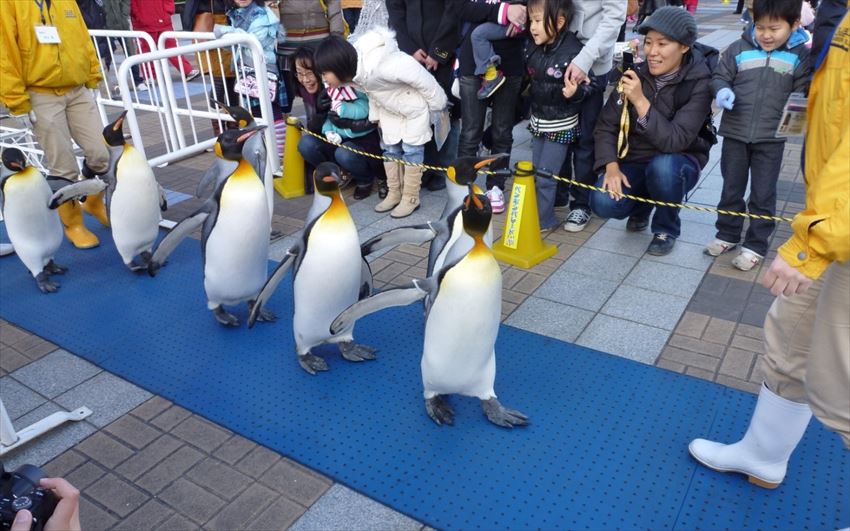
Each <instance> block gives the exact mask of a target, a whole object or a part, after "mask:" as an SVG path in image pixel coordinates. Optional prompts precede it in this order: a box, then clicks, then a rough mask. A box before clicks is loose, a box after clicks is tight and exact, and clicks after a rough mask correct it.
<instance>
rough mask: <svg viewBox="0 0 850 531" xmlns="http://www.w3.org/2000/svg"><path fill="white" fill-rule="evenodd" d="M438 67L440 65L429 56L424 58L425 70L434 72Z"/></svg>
mask: <svg viewBox="0 0 850 531" xmlns="http://www.w3.org/2000/svg"><path fill="white" fill-rule="evenodd" d="M438 66H440V63H438V62H437V60H436V59H434V58H433V57H431V56H430V55H429V56H427V57H425V68H427V69H428V70H431V71H432V72H434V71H436V70H437V67H438Z"/></svg>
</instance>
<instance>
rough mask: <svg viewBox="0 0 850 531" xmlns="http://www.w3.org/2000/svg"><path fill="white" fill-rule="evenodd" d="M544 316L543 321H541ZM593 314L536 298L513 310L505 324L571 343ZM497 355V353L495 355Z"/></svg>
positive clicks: (530, 298)
mask: <svg viewBox="0 0 850 531" xmlns="http://www.w3.org/2000/svg"><path fill="white" fill-rule="evenodd" d="M541 315H545V316H546V318H545V319H541V317H540V316H541ZM593 316H594V313H593V312H591V311H588V310H582V309H581V308H576V307H575V306H567V305H566V304H560V303H557V302H552V301H550V300H546V299H541V298H538V297H529V298H527V299H526V300H525V302H523V303H522V304H521V305H520V306H519V308H517V309H516V310H514V312H513V313H512V314H511V316H510V317H508V318H507V320H506V321H505V324H507V325H511V326H515V327H517V328H522V329H523V330H528V331H529V332H535V333H537V334H542V335H545V336H549V337H554V338H556V339H560V340H562V341H570V342H573V341H575V340H576V338H577V337H578V336H579V334H581V331H582V330H584V328H585V326H587V323H589V322H590V320H591V319H593ZM497 355H498V353H497Z"/></svg>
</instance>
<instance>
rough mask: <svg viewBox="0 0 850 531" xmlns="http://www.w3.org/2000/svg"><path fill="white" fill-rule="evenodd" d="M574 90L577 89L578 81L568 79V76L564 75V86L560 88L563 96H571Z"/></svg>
mask: <svg viewBox="0 0 850 531" xmlns="http://www.w3.org/2000/svg"><path fill="white" fill-rule="evenodd" d="M576 90H578V83H575V82H573V81H570V78H569V76H564V88H563V90H562V93H563V94H564V97H565V98H567V99H569V98H572V97H573V95H574V94H575V93H576Z"/></svg>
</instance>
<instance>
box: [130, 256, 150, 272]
mask: <svg viewBox="0 0 850 531" xmlns="http://www.w3.org/2000/svg"><path fill="white" fill-rule="evenodd" d="M151 258H153V255H152V254H151V253H150V252H149V251H144V252H142V254H140V255H139V256H138V260H137V259H136V257H134V258H133V260H132V261H131V262H130V263H129V264H127V267H129V268H130V271H132V272H133V273H142V272H145V271H147V272H148V274H150V265H151Z"/></svg>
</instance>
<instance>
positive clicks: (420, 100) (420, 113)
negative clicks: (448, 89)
mask: <svg viewBox="0 0 850 531" xmlns="http://www.w3.org/2000/svg"><path fill="white" fill-rule="evenodd" d="M354 47H355V48H356V49H357V56H358V61H357V75H356V76H355V77H354V83H355V84H357V85H358V86H359V87H360V88H362V89H363V90H364V91H365V92H366V94H368V96H369V119H370V120H371V121H373V122H378V125H379V127H380V129H381V143H382V145H383V147H384V154H385V155H386V156H388V157H391V158H393V159H396V160H399V161H402V160H403V161H405V162H409V163H414V164H422V162H423V160H424V158H425V144H426V143H428V141H429V140H431V113H432V112H439V111H443V110H444V109H445V108H446V104H447V101H446V93H445V92H444V91H443V89H442V88H441V87H440V85H439V84H438V83H437V81H436V80H435V79H434V77H433V76H432V75H431V74H429V73H428V71H427V70H425V67H423V66H422V65H421V64H419V62H417V61H416V59H414V58H413V57H412V56H410V55H408V54H406V53H404V52H402V51H401V50H399V48H398V43H397V42H396V40H395V34H394V33H393V32H392V31H391V30H389V29H388V28H385V27H376V28H374V29H372V30H370V31H368V32H366V33H364V34H363V35H361V36H360V38H358V39H357V41H356V42H355V43H354ZM384 169H385V170H386V173H387V187H388V189H389V191H388V193H387V197H386V198H384V200H383V201H381V202H380V203H378V205H377V206H375V211H377V212H387V211H389V210H392V213H391V214H390V215H391V216H392V217H394V218H403V217H407V216H409V215H410V214H412V213H413V212H414V211H415V210H416V209H417V208H419V187H420V185H421V181H422V172H423V168H422V167H421V166H409V165H405V164H402V163H401V162H395V161H393V162H384Z"/></svg>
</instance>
